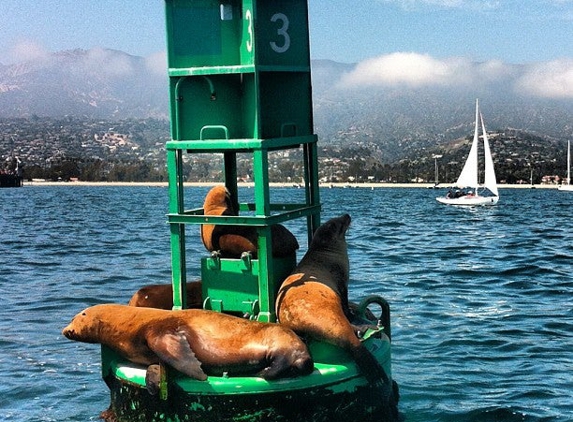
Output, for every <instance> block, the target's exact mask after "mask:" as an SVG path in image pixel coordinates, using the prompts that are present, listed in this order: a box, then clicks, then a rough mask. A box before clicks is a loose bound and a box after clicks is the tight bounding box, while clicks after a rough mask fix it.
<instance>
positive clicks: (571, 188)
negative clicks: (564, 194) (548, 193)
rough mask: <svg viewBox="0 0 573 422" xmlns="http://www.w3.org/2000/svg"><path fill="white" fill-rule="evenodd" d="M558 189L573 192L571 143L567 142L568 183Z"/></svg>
mask: <svg viewBox="0 0 573 422" xmlns="http://www.w3.org/2000/svg"><path fill="white" fill-rule="evenodd" d="M557 189H559V190H564V191H569V192H573V185H572V184H571V141H567V183H566V184H562V185H560V186H559V187H558V188H557Z"/></svg>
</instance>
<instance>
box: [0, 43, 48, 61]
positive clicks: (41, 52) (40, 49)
mask: <svg viewBox="0 0 573 422" xmlns="http://www.w3.org/2000/svg"><path fill="white" fill-rule="evenodd" d="M8 54H9V57H7V58H6V60H5V61H6V62H7V63H22V62H27V61H31V60H41V59H45V58H47V57H48V56H49V55H50V52H49V51H48V50H47V49H46V48H45V47H44V46H42V45H41V44H39V43H37V42H35V41H31V40H20V41H18V42H17V43H16V44H15V45H14V46H12V48H11V49H10V51H9V53H8Z"/></svg>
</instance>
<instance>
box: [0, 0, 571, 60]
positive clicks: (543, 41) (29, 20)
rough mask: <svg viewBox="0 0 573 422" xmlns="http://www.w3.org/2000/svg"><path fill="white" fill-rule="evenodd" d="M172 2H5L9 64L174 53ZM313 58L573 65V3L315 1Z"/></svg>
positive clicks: (1, 31) (4, 45) (2, 55)
mask: <svg viewBox="0 0 573 422" xmlns="http://www.w3.org/2000/svg"><path fill="white" fill-rule="evenodd" d="M163 5H164V2H163V1H162V0H139V1H119V0H113V1H111V0H97V1H95V0H40V1H39V0H2V1H0V21H1V22H2V25H0V63H7V62H13V61H14V60H16V58H17V57H18V56H17V55H16V51H18V50H17V47H18V46H19V45H20V46H22V45H28V46H30V48H31V47H32V46H34V48H39V49H45V50H47V51H59V50H66V49H73V48H84V49H89V48H92V47H104V48H112V49H117V50H122V51H125V52H127V53H130V54H134V55H140V56H147V55H150V54H153V53H156V52H158V51H161V50H163V49H164V47H165V35H164V17H163ZM309 5H310V6H309V7H310V24H311V41H312V57H313V58H316V59H332V60H336V61H341V62H348V63H350V62H358V61H361V60H363V59H366V58H372V57H375V56H379V55H383V54H388V53H395V52H414V53H420V54H428V55H430V56H432V57H435V58H446V57H451V56H462V57H466V58H470V59H472V60H478V61H479V60H493V59H497V60H502V61H504V62H509V63H530V62H539V61H547V60H553V59H556V58H563V57H573V0H497V1H496V0H310V2H309Z"/></svg>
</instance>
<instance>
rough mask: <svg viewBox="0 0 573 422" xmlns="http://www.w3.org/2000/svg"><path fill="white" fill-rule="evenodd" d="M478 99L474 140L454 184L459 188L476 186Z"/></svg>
mask: <svg viewBox="0 0 573 422" xmlns="http://www.w3.org/2000/svg"><path fill="white" fill-rule="evenodd" d="M478 117H479V111H478V100H476V122H475V130H474V140H473V142H472V147H471V149H470V153H469V155H468V159H467V160H466V164H465V165H464V168H463V169H462V172H461V173H460V177H458V181H457V182H456V186H458V187H460V188H465V187H470V188H476V189H477V187H478V140H479V135H478V127H479V125H478Z"/></svg>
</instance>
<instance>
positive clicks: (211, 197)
mask: <svg viewBox="0 0 573 422" xmlns="http://www.w3.org/2000/svg"><path fill="white" fill-rule="evenodd" d="M203 212H204V214H205V215H218V216H221V215H239V213H238V210H236V209H235V208H234V205H233V201H232V198H231V194H230V192H229V190H228V189H227V188H226V187H225V186H215V187H213V188H212V189H211V190H210V191H209V192H208V193H207V196H206V197H205V203H204V204H203ZM271 237H272V255H273V256H274V257H276V258H281V257H286V256H290V255H292V254H293V253H295V252H296V250H297V249H298V248H299V244H298V241H297V240H296V237H294V235H293V234H292V233H291V232H290V231H289V230H288V229H287V228H286V227H284V226H283V225H281V224H275V225H273V226H271ZM201 240H202V241H203V244H204V245H205V247H206V248H207V250H208V251H210V252H213V251H220V252H221V256H222V257H223V258H240V257H241V254H242V253H243V252H250V253H251V254H252V256H253V257H254V258H256V257H257V251H258V249H259V248H258V236H257V230H256V228H255V227H253V226H227V225H213V224H203V225H201Z"/></svg>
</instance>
